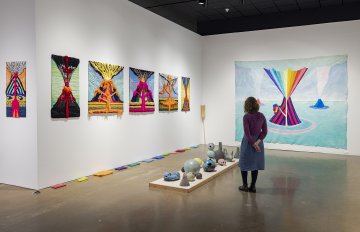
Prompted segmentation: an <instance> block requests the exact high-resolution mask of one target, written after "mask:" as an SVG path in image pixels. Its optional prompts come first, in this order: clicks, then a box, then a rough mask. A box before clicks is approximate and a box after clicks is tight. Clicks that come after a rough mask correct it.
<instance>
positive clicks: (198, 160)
mask: <svg viewBox="0 0 360 232" xmlns="http://www.w3.org/2000/svg"><path fill="white" fill-rule="evenodd" d="M194 160H196V161H197V162H198V163H199V165H200V167H201V166H202V165H203V163H204V162H203V161H202V159H200V158H194Z"/></svg>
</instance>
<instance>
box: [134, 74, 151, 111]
mask: <svg viewBox="0 0 360 232" xmlns="http://www.w3.org/2000/svg"><path fill="white" fill-rule="evenodd" d="M129 76H130V81H129V85H130V112H154V111H155V103H154V96H153V93H154V72H151V71H145V70H141V69H136V68H130V70H129Z"/></svg>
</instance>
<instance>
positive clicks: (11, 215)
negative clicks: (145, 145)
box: [0, 146, 360, 232]
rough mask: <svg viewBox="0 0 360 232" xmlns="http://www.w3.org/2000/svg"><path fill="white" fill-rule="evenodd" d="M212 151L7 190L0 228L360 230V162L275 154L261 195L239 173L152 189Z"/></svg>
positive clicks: (1, 190)
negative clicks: (54, 185)
mask: <svg viewBox="0 0 360 232" xmlns="http://www.w3.org/2000/svg"><path fill="white" fill-rule="evenodd" d="M233 149H235V148H234V147H231V148H228V150H233ZM204 152H205V146H202V147H200V148H197V149H193V150H190V151H187V152H186V153H180V154H175V155H171V156H169V157H167V158H165V159H162V160H159V161H154V162H152V163H149V164H145V163H142V164H141V165H140V166H136V167H133V168H129V169H128V170H125V171H118V172H117V171H116V172H115V173H114V175H111V176H108V177H103V178H99V177H90V178H89V180H88V181H86V182H82V183H78V182H75V181H73V182H68V183H67V187H65V188H62V189H58V190H53V189H50V188H48V189H43V190H41V193H40V194H33V191H32V190H27V189H23V188H18V187H13V186H8V185H0V231H1V232H7V231H12V232H13V231H17V232H19V231H46V232H49V231H56V232H57V231H77V232H79V231H87V232H88V231H154V232H155V231H156V232H159V231H167V232H168V231H169V232H174V231H179V232H180V231H181V232H187V231H188V232H190V231H191V232H192V231H252V232H256V231H274V232H275V231H276V232H279V231H292V232H294V231H311V232H317V231H324V232H325V231H326V232H331V231H336V232H339V231H360V213H359V212H360V168H359V167H360V157H354V156H340V155H326V154H317V153H303V152H289V151H276V150H267V151H266V155H267V156H266V170H265V171H262V172H260V174H259V179H258V184H257V191H258V192H257V193H256V194H253V193H244V192H239V191H238V186H239V185H240V183H241V176H240V172H239V169H238V168H233V169H231V170H229V171H228V172H226V173H225V174H223V175H221V176H219V177H217V178H216V179H215V180H213V181H211V182H210V183H208V184H206V185H204V186H202V187H200V188H198V189H196V190H195V191H193V192H191V193H180V192H173V191H166V190H152V189H149V186H148V185H149V182H151V181H153V180H156V179H158V178H160V177H161V176H162V173H163V172H164V171H166V170H178V169H179V168H180V167H181V166H182V164H183V163H184V161H185V160H187V159H189V158H193V157H199V156H201V155H200V154H204Z"/></svg>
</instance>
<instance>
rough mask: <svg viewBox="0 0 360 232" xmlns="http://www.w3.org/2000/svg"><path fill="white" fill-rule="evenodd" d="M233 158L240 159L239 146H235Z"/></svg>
mask: <svg viewBox="0 0 360 232" xmlns="http://www.w3.org/2000/svg"><path fill="white" fill-rule="evenodd" d="M234 159H240V147H237V148H236V152H235V155H234Z"/></svg>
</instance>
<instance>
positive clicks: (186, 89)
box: [181, 77, 190, 111]
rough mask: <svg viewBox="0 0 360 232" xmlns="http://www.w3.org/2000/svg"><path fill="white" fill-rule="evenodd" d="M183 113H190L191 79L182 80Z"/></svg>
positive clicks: (184, 78)
mask: <svg viewBox="0 0 360 232" xmlns="http://www.w3.org/2000/svg"><path fill="white" fill-rule="evenodd" d="M181 111H190V78H189V77H182V78H181Z"/></svg>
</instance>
